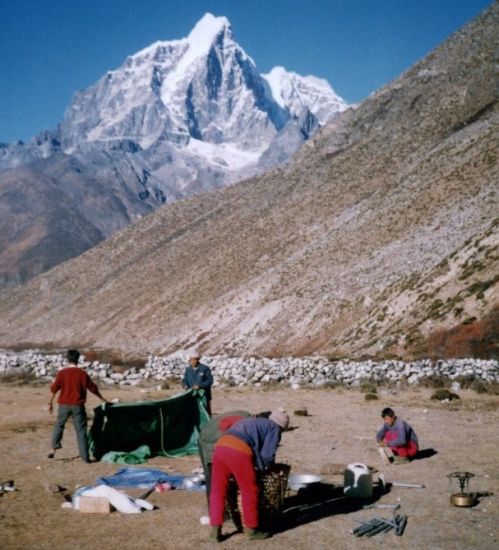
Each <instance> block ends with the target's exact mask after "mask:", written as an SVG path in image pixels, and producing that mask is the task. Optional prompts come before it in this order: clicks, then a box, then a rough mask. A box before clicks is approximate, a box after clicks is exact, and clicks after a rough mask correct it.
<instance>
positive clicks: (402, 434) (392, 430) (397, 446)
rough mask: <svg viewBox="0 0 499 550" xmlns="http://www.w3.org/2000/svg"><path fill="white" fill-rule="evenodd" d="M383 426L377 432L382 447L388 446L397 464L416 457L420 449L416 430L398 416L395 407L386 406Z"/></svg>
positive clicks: (383, 414) (382, 415) (377, 438)
mask: <svg viewBox="0 0 499 550" xmlns="http://www.w3.org/2000/svg"><path fill="white" fill-rule="evenodd" d="M381 417H382V418H383V427H382V428H381V430H379V432H378V433H377V434H376V440H377V441H378V444H379V445H380V446H382V447H384V446H388V447H390V449H391V451H392V452H393V454H394V455H395V457H394V463H395V464H404V463H406V462H409V460H410V459H411V458H414V457H415V456H416V455H417V453H418V450H419V447H418V438H417V435H416V432H415V431H414V430H413V429H412V427H411V426H409V424H407V422H405V420H402V419H400V418H398V417H397V415H396V414H395V412H394V411H393V409H390V407H386V409H383V410H382V412H381Z"/></svg>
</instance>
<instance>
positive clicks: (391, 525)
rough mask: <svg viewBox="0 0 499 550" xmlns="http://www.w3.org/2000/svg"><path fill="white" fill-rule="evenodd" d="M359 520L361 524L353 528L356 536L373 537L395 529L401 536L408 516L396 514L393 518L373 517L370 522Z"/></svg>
mask: <svg viewBox="0 0 499 550" xmlns="http://www.w3.org/2000/svg"><path fill="white" fill-rule="evenodd" d="M356 521H358V522H359V523H360V524H361V525H359V527H356V528H355V529H353V530H352V534H354V535H355V536H356V537H363V536H364V535H365V536H366V537H372V536H373V535H377V534H378V533H387V532H388V531H390V530H391V529H395V534H396V535H398V536H401V535H402V534H403V532H404V529H405V526H406V524H407V516H401V515H396V516H395V517H394V519H393V520H389V519H385V518H373V519H372V520H371V521H370V522H365V521H359V520H356Z"/></svg>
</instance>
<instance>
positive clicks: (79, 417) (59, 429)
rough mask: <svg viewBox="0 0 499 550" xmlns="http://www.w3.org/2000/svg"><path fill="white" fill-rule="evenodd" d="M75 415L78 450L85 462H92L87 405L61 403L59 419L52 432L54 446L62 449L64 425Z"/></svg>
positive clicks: (74, 422) (58, 413)
mask: <svg viewBox="0 0 499 550" xmlns="http://www.w3.org/2000/svg"><path fill="white" fill-rule="evenodd" d="M70 416H72V417H73V425H74V429H75V432H76V441H77V442H78V450H79V452H80V457H81V459H82V460H83V462H90V457H89V456H88V442H87V411H86V410H85V405H74V406H72V405H59V410H58V411H57V420H56V421H55V425H54V431H53V433H52V448H53V449H60V448H61V447H62V445H61V441H62V436H63V434H64V427H65V425H66V422H67V421H68V420H69V417H70Z"/></svg>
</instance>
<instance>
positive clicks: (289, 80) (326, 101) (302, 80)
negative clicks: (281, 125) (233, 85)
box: [262, 66, 348, 125]
mask: <svg viewBox="0 0 499 550" xmlns="http://www.w3.org/2000/svg"><path fill="white" fill-rule="evenodd" d="M262 76H263V78H265V80H266V81H267V82H268V84H269V86H270V89H271V90H272V95H273V97H274V99H275V101H276V102H277V103H278V104H279V105H281V106H282V107H286V108H288V109H289V111H290V113H291V114H292V115H293V116H299V115H300V113H301V112H302V110H303V109H304V108H308V110H309V111H310V112H311V113H312V114H314V115H315V116H316V117H317V119H318V120H319V123H320V124H321V125H324V124H326V123H327V122H329V120H331V118H333V117H334V116H336V115H337V114H338V113H340V112H342V111H344V110H345V109H347V107H348V105H347V103H346V102H345V101H344V100H343V99H342V98H341V97H339V96H338V95H336V93H335V92H334V90H333V88H331V86H330V85H329V82H328V81H327V80H325V79H322V78H317V77H315V76H310V75H309V76H300V75H299V74H297V73H294V72H291V71H287V70H286V69H285V68H284V67H280V66H278V67H274V68H273V69H272V70H271V71H270V73H268V74H264V75H262Z"/></svg>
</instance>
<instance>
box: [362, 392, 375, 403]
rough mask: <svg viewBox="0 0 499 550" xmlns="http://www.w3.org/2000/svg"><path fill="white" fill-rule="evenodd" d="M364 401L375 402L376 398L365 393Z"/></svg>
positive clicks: (371, 394) (372, 394)
mask: <svg viewBox="0 0 499 550" xmlns="http://www.w3.org/2000/svg"><path fill="white" fill-rule="evenodd" d="M364 399H365V400H366V401H375V400H376V399H378V396H377V395H376V394H375V393H366V395H365V396H364Z"/></svg>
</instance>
